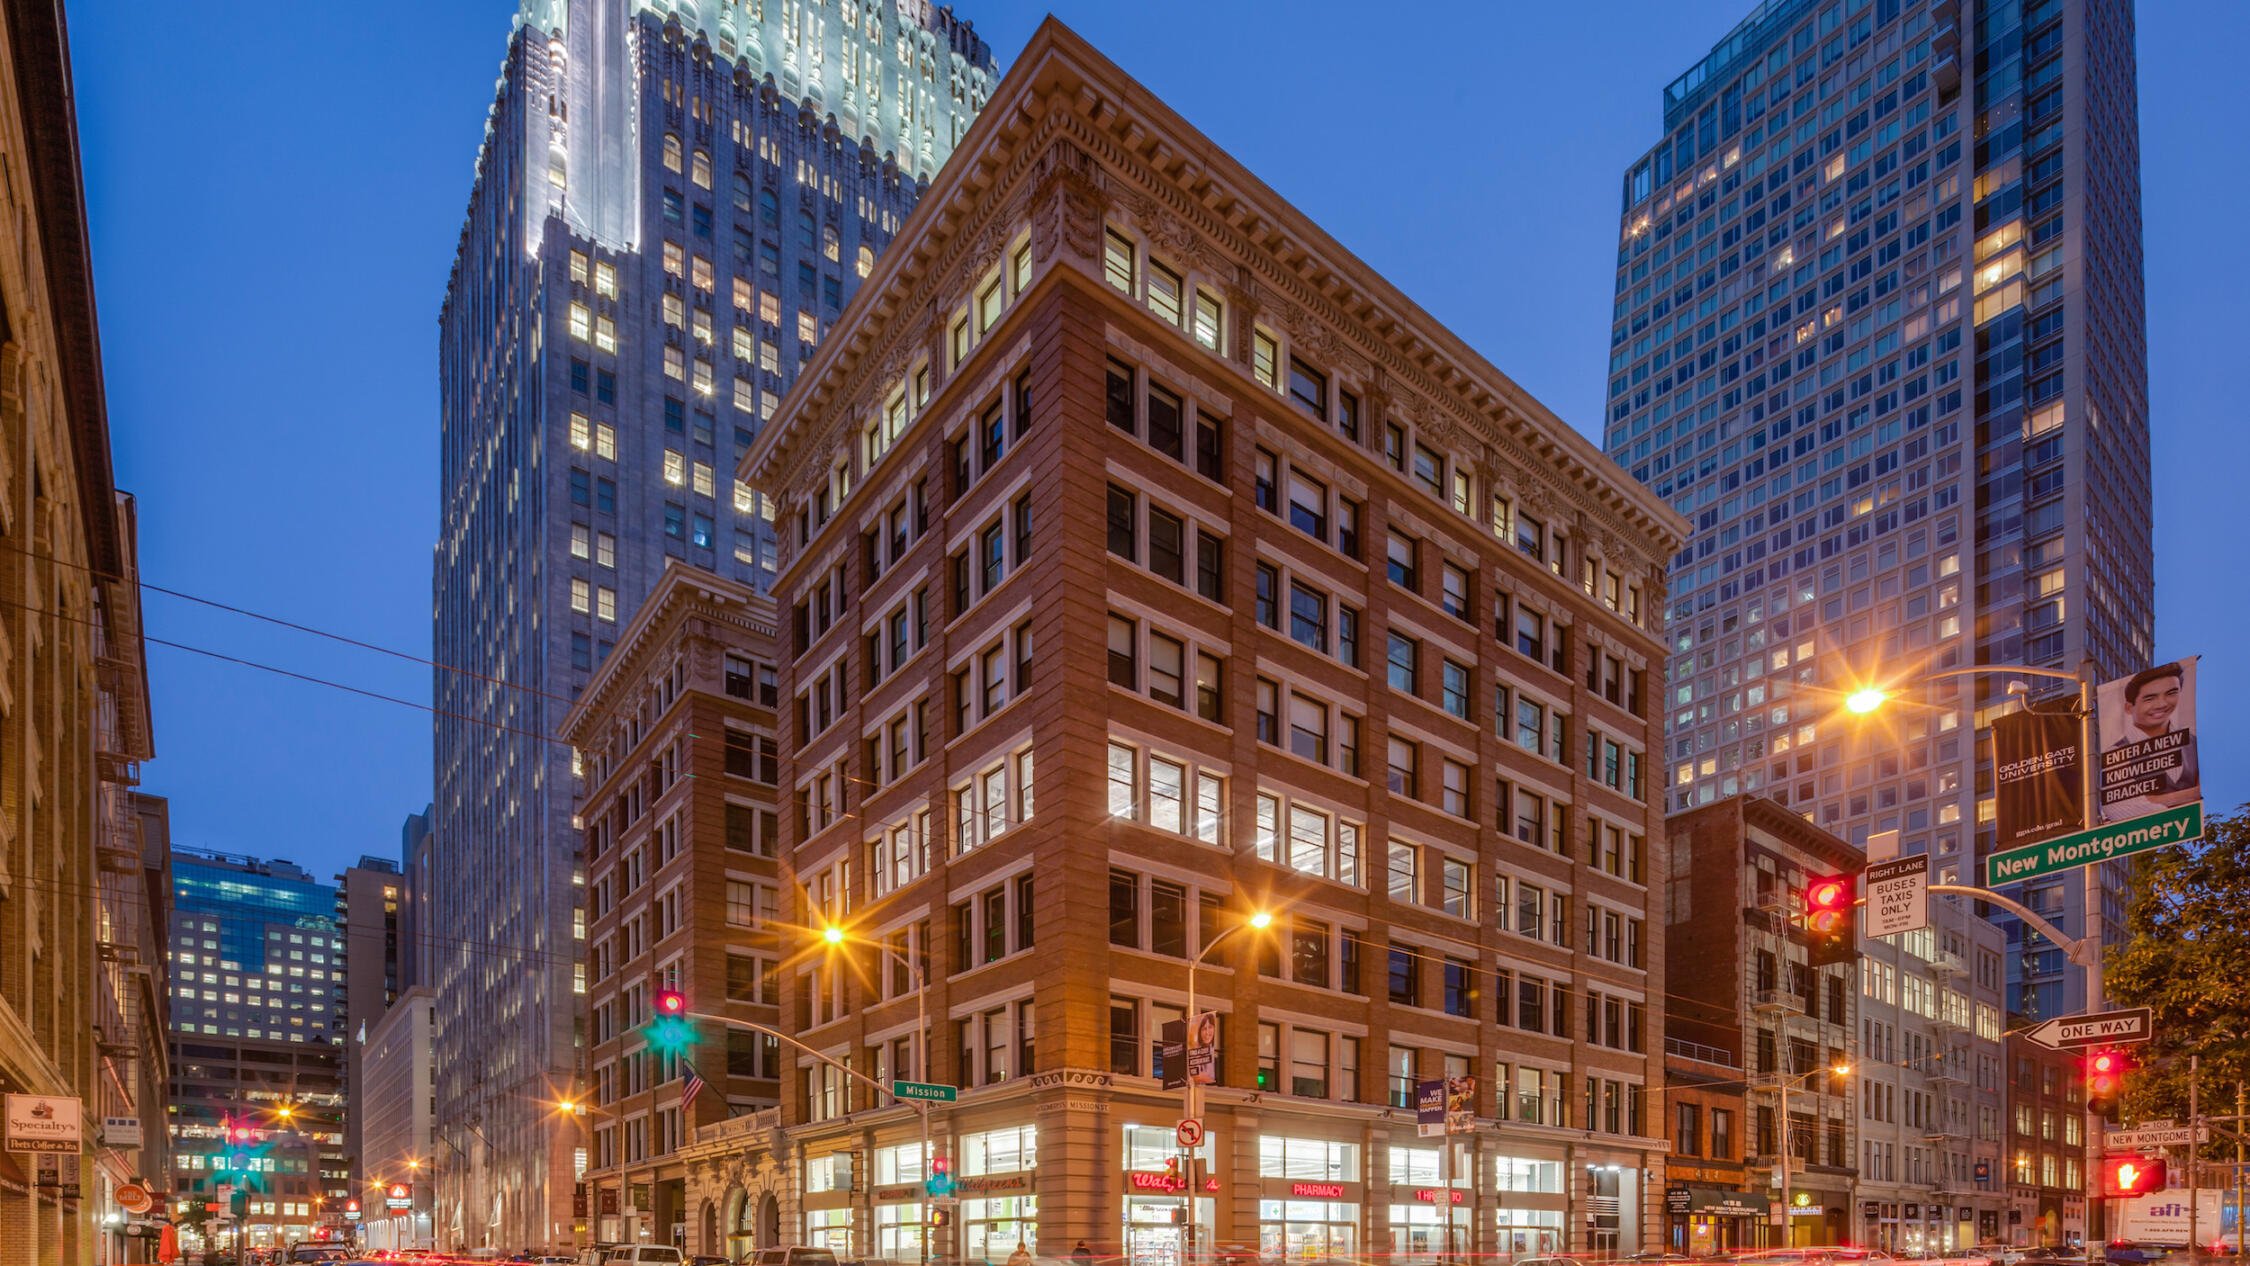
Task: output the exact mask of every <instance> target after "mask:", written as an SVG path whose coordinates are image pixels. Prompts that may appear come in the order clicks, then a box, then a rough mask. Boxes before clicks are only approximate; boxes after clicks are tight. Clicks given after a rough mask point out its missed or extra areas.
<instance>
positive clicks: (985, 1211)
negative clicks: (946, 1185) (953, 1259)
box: [961, 1196, 1039, 1266]
mask: <svg viewBox="0 0 2250 1266" xmlns="http://www.w3.org/2000/svg"><path fill="white" fill-rule="evenodd" d="M1018 1245H1021V1246H1022V1247H1023V1250H1024V1251H1025V1252H1027V1253H1030V1254H1032V1255H1034V1256H1037V1255H1038V1252H1039V1197H1037V1196H999V1197H995V1198H993V1199H990V1200H963V1201H962V1202H961V1260H962V1261H964V1262H977V1261H982V1262H989V1263H992V1264H993V1266H999V1263H1002V1262H1005V1261H1007V1260H1008V1256H1009V1255H1010V1254H1012V1253H1014V1252H1015V1251H1016V1248H1017V1246H1018Z"/></svg>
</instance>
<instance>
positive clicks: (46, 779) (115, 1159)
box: [0, 0, 164, 1266]
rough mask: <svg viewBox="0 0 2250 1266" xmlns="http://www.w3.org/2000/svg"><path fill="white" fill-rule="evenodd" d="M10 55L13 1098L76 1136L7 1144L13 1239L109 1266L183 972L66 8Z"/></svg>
mask: <svg viewBox="0 0 2250 1266" xmlns="http://www.w3.org/2000/svg"><path fill="white" fill-rule="evenodd" d="M0 49H4V50H5V55H4V56H0V225H4V226H5V230H6V233H7V237H8V241H9V249H8V250H6V251H5V252H0V538H4V539H5V544H6V548H5V549H0V875H5V876H6V877H7V878H6V880H5V882H4V883H0V1092H5V1093H6V1094H8V1095H10V1096H17V1095H24V1096H37V1097H39V1100H38V1101H35V1100H30V1099H19V1100H15V1101H14V1102H15V1103H16V1104H17V1106H18V1108H20V1110H21V1113H22V1117H21V1119H22V1120H25V1121H30V1120H33V1119H34V1118H32V1117H31V1116H30V1114H31V1113H32V1112H34V1111H37V1112H39V1113H40V1116H39V1117H38V1118H37V1119H38V1120H40V1121H43V1122H46V1123H49V1124H48V1126H47V1127H45V1128H44V1130H43V1132H45V1133H47V1134H48V1138H47V1139H46V1140H45V1141H47V1142H49V1143H51V1144H54V1145H55V1150H47V1151H41V1152H38V1153H31V1152H24V1151H15V1150H6V1149H0V1245H4V1246H5V1250H4V1252H5V1256H6V1257H7V1258H8V1259H9V1260H11V1261H21V1262H27V1263H33V1264H35V1266H87V1264H89V1263H92V1262H94V1261H95V1260H97V1257H99V1258H100V1260H103V1261H125V1260H147V1257H148V1250H149V1248H151V1247H153V1246H152V1245H150V1244H148V1243H147V1242H145V1241H142V1242H138V1243H131V1244H128V1243H127V1242H125V1241H124V1240H122V1239H120V1238H119V1237H117V1236H116V1235H115V1233H114V1231H112V1232H109V1233H106V1234H105V1232H104V1231H103V1230H102V1227H101V1225H100V1223H99V1221H98V1220H99V1219H101V1218H102V1217H104V1216H105V1215H107V1214H110V1213H113V1212H116V1211H117V1209H118V1206H117V1203H116V1200H115V1199H114V1193H115V1190H116V1187H117V1185H118V1184H120V1183H121V1182H122V1181H124V1180H125V1179H126V1178H127V1177H130V1176H133V1175H137V1174H140V1173H142V1172H143V1166H145V1165H147V1164H149V1163H150V1162H151V1161H154V1162H156V1163H158V1164H161V1162H162V1160H163V1156H164V1151H163V1148H162V1147H157V1148H154V1149H144V1148H142V1147H141V1146H140V1145H139V1144H137V1143H134V1142H132V1141H131V1134H130V1131H129V1130H127V1129H126V1128H125V1127H123V1126H122V1125H120V1126H119V1127H117V1128H116V1129H114V1130H112V1129H110V1128H109V1127H107V1126H106V1125H105V1121H104V1118H106V1117H111V1116H115V1117H118V1118H119V1119H120V1121H121V1122H122V1121H123V1120H126V1119H133V1120H139V1121H142V1122H145V1123H146V1124H147V1128H149V1129H158V1128H161V1127H160V1123H161V1121H162V1120H163V1108H164V1105H163V1084H162V1078H163V1061H162V1060H161V1059H160V1058H153V1057H147V1056H144V1055H143V1053H142V1045H141V1044H142V1043H146V1042H150V1041H160V1040H161V1039H160V1038H158V1037H154V1036H152V1034H151V1032H150V1027H151V1026H152V1025H154V1024H157V1023H159V1022H160V1018H161V1015H162V1008H163V999H162V998H161V996H159V990H160V988H161V982H162V979H163V977H162V964H161V962H160V961H158V960H157V959H155V958H150V957H143V956H144V955H147V954H148V953H149V946H148V940H149V937H150V934H151V932H152V931H153V933H154V935H155V936H156V937H157V938H159V939H160V938H161V937H162V935H163V933H162V925H161V924H159V923H156V922H155V921H154V919H153V913H152V912H153V910H154V909H155V906H154V905H153V903H152V899H151V895H150V894H149V893H148V891H147V888H146V884H147V873H146V867H145V865H144V860H145V857H144V852H143V845H144V842H145V840H144V837H143V835H142V832H141V831H140V829H139V827H140V825H141V824H140V823H139V822H137V821H136V809H135V799H134V793H133V791H132V788H133V786H134V785H135V784H136V783H137V782H138V781H139V778H140V764H141V762H143V761H145V760H148V759H149V758H150V757H151V756H153V755H154V754H155V748H154V738H153V729H152V726H151V723H150V710H149V694H148V680H147V678H148V664H147V657H146V653H145V647H144V645H143V643H142V640H141V627H140V615H141V612H140V580H139V575H140V573H139V564H138V561H137V558H136V554H135V550H136V545H135V540H134V522H133V508H132V502H131V499H130V498H129V497H126V496H124V495H122V494H120V493H119V492H118V490H117V485H116V480H115V475H114V472H113V471H112V469H111V466H110V436H109V414H108V406H107V403H106V401H105V399H104V397H103V389H102V355H101V338H100V334H99V331H98V329H97V326H96V321H95V303H94V276H93V264H92V254H91V250H90V248H89V246H88V243H87V234H86V203H85V188H84V184H83V181H82V178H81V171H80V165H79V150H78V140H79V137H78V120H77V114H76V109H75V106H74V103H73V99H72V86H71V69H70V61H71V59H70V44H69V37H68V32H67V30H66V27H65V23H64V20H63V7H62V6H61V5H60V4H55V3H40V2H38V0H8V2H7V3H0ZM151 973H154V974H153V975H151ZM11 1115H15V1114H11ZM73 1117H75V1121H73ZM18 1128H19V1132H21V1127H18ZM17 1142H18V1141H17V1140H15V1139H11V1140H10V1146H11V1147H13V1146H15V1145H16V1144H17Z"/></svg>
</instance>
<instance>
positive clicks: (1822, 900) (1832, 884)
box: [1805, 873, 1859, 967]
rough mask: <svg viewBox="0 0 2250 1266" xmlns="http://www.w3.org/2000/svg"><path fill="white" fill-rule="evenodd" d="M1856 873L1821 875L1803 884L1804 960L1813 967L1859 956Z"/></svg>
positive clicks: (1846, 960)
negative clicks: (1855, 891) (1855, 890)
mask: <svg viewBox="0 0 2250 1266" xmlns="http://www.w3.org/2000/svg"><path fill="white" fill-rule="evenodd" d="M1858 879H1859V877H1858V876H1857V875H1853V874H1849V873H1846V874H1842V875H1821V876H1818V877H1816V878H1814V879H1812V880H1811V881H1809V882H1808V883H1806V885H1805V961H1806V962H1807V963H1808V964H1810V965H1811V966H1814V967H1826V966H1828V965H1829V964H1831V963H1851V962H1855V961H1857V960H1858V958H1859V907H1858V905H1857V904H1856V903H1855V900H1854V898H1855V896H1856V894H1855V893H1854V891H1853V889H1854V888H1856V887H1857V886H1858Z"/></svg>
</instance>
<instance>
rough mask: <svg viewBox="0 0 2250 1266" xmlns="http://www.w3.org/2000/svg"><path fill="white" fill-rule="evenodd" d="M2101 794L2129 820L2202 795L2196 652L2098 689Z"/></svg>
mask: <svg viewBox="0 0 2250 1266" xmlns="http://www.w3.org/2000/svg"><path fill="white" fill-rule="evenodd" d="M2095 712H2096V714H2097V716H2098V717H2099V726H2098V730H2097V734H2096V739H2097V743H2096V746H2097V749H2098V751H2099V752H2100V763H2099V764H2098V765H2097V766H2096V771H2097V776H2096V780H2095V788H2096V790H2095V800H2096V803H2098V804H2099V805H2100V807H2101V814H2102V820H2103V821H2105V822H2124V821H2127V820H2130V819H2132V818H2137V817H2141V816H2144V815H2146V814H2150V813H2156V812H2159V811H2161V810H2164V809H2176V808H2179V807H2180V806H2181V805H2185V804H2193V803H2195V802H2197V801H2200V800H2201V799H2203V771H2202V767H2201V765H2200V764H2199V763H2198V761H2197V759H2196V750H2195V659H2194V658H2193V657H2190V658H2187V659H2183V660H2177V661H2175V662H2173V663H2169V664H2158V665H2156V666H2155V667H2153V668H2146V669H2143V670H2141V671H2140V672H2137V673H2134V674H2133V675H2132V676H2130V677H2120V678H2118V679H2117V680H2116V681H2110V682H2104V683H2103V684H2102V685H2101V687H2100V688H2099V689H2098V690H2097V691H2096V692H2095Z"/></svg>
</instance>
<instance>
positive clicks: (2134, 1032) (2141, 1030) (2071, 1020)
mask: <svg viewBox="0 0 2250 1266" xmlns="http://www.w3.org/2000/svg"><path fill="white" fill-rule="evenodd" d="M2153 1019H2154V1017H2153V1016H2152V1014H2151V1013H2150V1011H2149V1009H2148V1008H2147V1007H2129V1008H2127V1009H2126V1010H2123V1011H2103V1012H2099V1013H2097V1014H2095V1015H2073V1016H2065V1017H2063V1018H2061V1019H2058V1020H2049V1021H2047V1022H2046V1023H2045V1024H2041V1025H2039V1026H2037V1027H2035V1028H2033V1029H2030V1030H2029V1031H2027V1032H2026V1033H2025V1034H2024V1036H2025V1037H2026V1038H2028V1039H2030V1040H2031V1041H2034V1042H2037V1043H2038V1044H2040V1045H2041V1046H2044V1047H2046V1048H2047V1049H2048V1050H2051V1051H2068V1050H2076V1049H2079V1048H2080V1047H2086V1046H2109V1045H2112V1044H2122V1043H2127V1042H2146V1041H2147V1040H2148V1039H2149V1029H2150V1024H2151V1022H2152V1020H2153Z"/></svg>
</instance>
